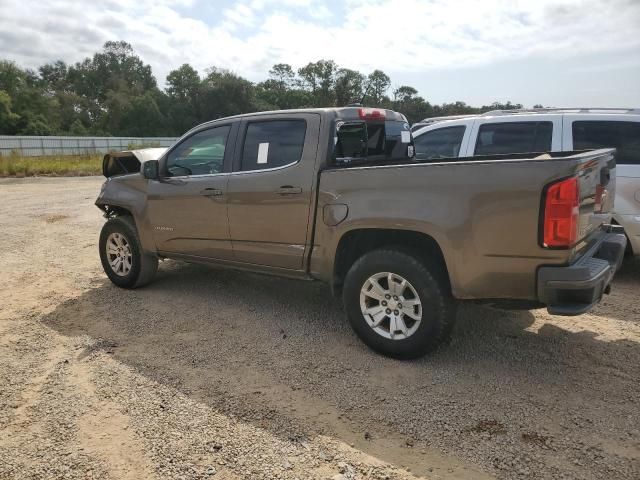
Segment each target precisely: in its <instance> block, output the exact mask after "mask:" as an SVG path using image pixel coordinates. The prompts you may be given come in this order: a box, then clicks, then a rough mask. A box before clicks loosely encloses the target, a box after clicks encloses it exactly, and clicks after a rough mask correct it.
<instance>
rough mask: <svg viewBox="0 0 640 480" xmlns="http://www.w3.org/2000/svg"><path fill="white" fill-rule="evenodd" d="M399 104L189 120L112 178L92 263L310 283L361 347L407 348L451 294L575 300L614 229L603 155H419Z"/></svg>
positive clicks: (583, 301)
mask: <svg viewBox="0 0 640 480" xmlns="http://www.w3.org/2000/svg"><path fill="white" fill-rule="evenodd" d="M413 149H414V145H413V139H412V136H411V133H410V131H409V125H408V124H407V122H406V119H405V117H404V116H403V115H401V114H399V113H396V112H393V111H389V110H382V109H369V108H359V107H345V108H327V109H309V110H289V111H278V112H263V113H255V114H248V115H239V116H235V117H230V118H224V119H220V120H215V121H213V122H209V123H205V124H203V125H200V126H198V127H196V128H194V129H192V130H191V131H189V132H188V133H187V134H185V135H184V136H183V137H182V138H181V139H180V140H178V141H177V143H176V144H175V145H173V146H172V147H170V148H169V149H168V150H167V151H166V153H164V154H163V155H162V156H161V157H160V158H159V159H158V160H146V161H143V162H142V163H141V166H140V171H137V172H132V171H131V170H130V169H128V170H127V169H125V171H124V172H121V173H119V174H118V173H116V174H113V173H112V172H118V168H116V165H114V164H113V162H115V161H117V158H112V157H110V156H107V157H105V163H104V172H105V174H106V175H107V176H108V177H109V178H107V181H106V182H105V183H104V185H103V187H102V191H101V192H100V195H99V197H98V199H97V201H96V205H97V206H98V207H99V208H100V209H102V210H103V211H104V212H105V216H106V218H107V221H106V223H105V224H104V227H103V228H102V232H101V234H100V241H99V249H100V257H101V260H102V265H103V267H104V270H105V272H106V274H107V276H108V277H109V278H110V279H111V281H112V282H113V283H115V284H116V285H118V286H120V287H124V288H136V287H140V286H142V285H145V284H147V283H149V282H150V281H151V280H152V279H153V277H154V275H155V273H156V270H157V267H158V260H159V259H163V258H172V259H180V260H185V261H188V262H199V263H208V264H215V265H222V266H228V267H233V268H239V269H245V270H250V271H254V272H262V273H269V274H275V275H281V276H286V277H294V278H299V279H306V280H320V281H323V282H326V283H327V284H329V285H330V286H331V289H332V291H333V292H334V294H335V295H338V296H341V297H342V299H343V303H344V308H345V311H346V314H347V317H348V320H349V322H350V324H351V326H352V327H353V329H354V330H355V332H356V333H357V334H358V336H359V337H360V338H362V340H364V342H365V343H367V344H368V345H369V346H370V347H372V348H373V349H375V350H377V351H378V352H381V353H383V354H386V355H389V356H393V357H398V358H414V357H418V356H421V355H423V354H425V353H427V352H429V351H430V350H432V349H434V348H435V347H436V346H438V345H439V344H440V343H442V342H443V341H444V340H446V339H447V338H448V337H449V335H450V333H451V330H452V327H453V324H454V320H455V316H456V303H457V301H458V300H462V299H518V300H523V301H526V302H529V303H534V304H536V305H546V306H547V308H548V309H549V311H550V312H552V313H557V314H562V315H575V314H580V313H583V312H586V311H588V310H589V309H590V308H592V307H593V305H595V304H596V303H597V302H598V301H599V300H600V298H601V297H602V295H603V294H604V293H607V292H608V290H609V288H610V283H611V280H612V277H613V275H614V273H615V271H616V270H617V269H618V267H619V265H620V262H621V259H622V255H623V251H624V249H625V242H626V241H625V237H624V235H621V234H619V233H617V229H616V228H615V227H614V226H612V225H610V224H609V220H610V214H609V213H608V212H609V211H610V209H611V207H612V201H613V193H614V191H615V174H614V171H615V169H614V167H615V150H613V149H602V150H596V151H590V152H582V153H574V152H562V153H555V154H551V157H552V158H545V159H539V158H533V157H532V156H531V155H528V154H521V155H509V156H503V155H495V156H485V157H473V158H468V159H467V158H456V159H449V160H453V161H443V162H422V161H419V160H416V159H415V157H414V152H413Z"/></svg>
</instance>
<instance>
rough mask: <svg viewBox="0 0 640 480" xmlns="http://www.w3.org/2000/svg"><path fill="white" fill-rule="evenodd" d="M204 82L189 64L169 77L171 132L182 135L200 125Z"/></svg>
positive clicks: (172, 72)
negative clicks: (200, 101)
mask: <svg viewBox="0 0 640 480" xmlns="http://www.w3.org/2000/svg"><path fill="white" fill-rule="evenodd" d="M201 89H202V80H201V79H200V75H199V74H198V72H197V71H196V70H195V69H194V68H193V67H192V66H191V65H189V64H186V63H185V64H184V65H182V66H181V67H180V68H178V69H177V70H172V71H171V72H169V75H167V90H166V91H167V94H168V101H167V103H168V105H167V116H168V120H169V124H170V125H171V128H170V130H171V131H172V132H175V134H181V133H184V132H185V131H187V130H189V129H190V128H191V127H194V126H195V125H197V123H198V118H199V117H200V115H199V99H200V96H201Z"/></svg>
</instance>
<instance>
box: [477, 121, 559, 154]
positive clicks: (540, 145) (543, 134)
mask: <svg viewBox="0 0 640 480" xmlns="http://www.w3.org/2000/svg"><path fill="white" fill-rule="evenodd" d="M552 133H553V123H551V122H512V123H511V122H508V123H487V124H484V125H482V126H481V127H480V130H479V132H478V140H477V141H476V148H475V152H474V153H475V155H501V154H508V153H533V152H549V151H551V135H552Z"/></svg>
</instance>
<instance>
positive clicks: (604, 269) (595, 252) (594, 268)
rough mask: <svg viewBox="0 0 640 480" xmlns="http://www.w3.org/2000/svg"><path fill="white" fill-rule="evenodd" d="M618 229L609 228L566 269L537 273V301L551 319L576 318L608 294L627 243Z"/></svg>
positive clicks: (543, 269)
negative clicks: (553, 316)
mask: <svg viewBox="0 0 640 480" xmlns="http://www.w3.org/2000/svg"><path fill="white" fill-rule="evenodd" d="M621 231H622V228H621V227H615V226H612V227H611V229H610V232H611V233H607V234H606V235H604V236H603V237H602V239H601V240H600V241H599V242H598V243H597V244H596V245H594V246H592V247H591V248H590V249H589V251H588V252H586V253H585V254H584V255H583V256H582V257H580V258H579V259H578V260H577V261H576V262H575V263H574V264H572V265H569V266H566V267H540V268H539V269H538V299H539V300H540V301H541V302H542V303H544V304H546V305H547V310H548V311H549V313H551V314H554V315H580V314H582V313H585V312H588V311H589V310H591V309H592V308H593V307H594V305H596V304H597V303H598V302H599V301H600V300H601V298H602V295H603V294H605V293H609V290H610V289H611V286H610V283H611V280H612V279H613V275H614V274H615V273H616V271H617V270H618V269H619V268H620V265H621V264H622V258H623V256H624V250H625V248H626V245H627V239H626V238H625V236H624V234H622V233H619V232H621Z"/></svg>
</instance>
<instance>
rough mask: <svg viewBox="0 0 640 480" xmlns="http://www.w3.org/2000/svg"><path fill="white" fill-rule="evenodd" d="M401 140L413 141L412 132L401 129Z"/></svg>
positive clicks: (405, 141) (404, 141)
mask: <svg viewBox="0 0 640 480" xmlns="http://www.w3.org/2000/svg"><path fill="white" fill-rule="evenodd" d="M400 140H401V141H402V143H409V142H411V132H407V131H406V130H403V131H401V132H400Z"/></svg>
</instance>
